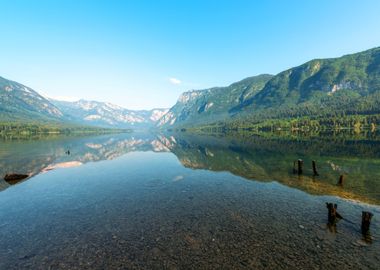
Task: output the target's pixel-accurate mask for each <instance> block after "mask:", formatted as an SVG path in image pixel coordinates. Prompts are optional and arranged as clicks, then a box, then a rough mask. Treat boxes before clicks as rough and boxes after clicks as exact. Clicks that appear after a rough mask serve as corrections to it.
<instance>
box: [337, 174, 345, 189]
mask: <svg viewBox="0 0 380 270" xmlns="http://www.w3.org/2000/svg"><path fill="white" fill-rule="evenodd" d="M343 182H344V175H343V174H342V175H341V176H340V177H339V181H338V185H339V186H343Z"/></svg>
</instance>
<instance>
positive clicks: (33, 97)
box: [0, 77, 63, 121]
mask: <svg viewBox="0 0 380 270" xmlns="http://www.w3.org/2000/svg"><path fill="white" fill-rule="evenodd" d="M62 116H63V114H62V112H61V111H60V110H59V109H58V108H57V107H56V106H54V105H53V104H52V103H51V102H50V101H49V100H47V99H46V98H44V97H43V96H41V95H40V94H38V93H37V92H36V91H34V90H33V89H31V88H29V87H27V86H25V85H22V84H20V83H17V82H14V81H10V80H7V79H4V78H2V77H0V120H2V121H15V120H16V121H24V120H28V121H31V120H55V121H57V120H58V121H59V120H60V119H61V118H62Z"/></svg>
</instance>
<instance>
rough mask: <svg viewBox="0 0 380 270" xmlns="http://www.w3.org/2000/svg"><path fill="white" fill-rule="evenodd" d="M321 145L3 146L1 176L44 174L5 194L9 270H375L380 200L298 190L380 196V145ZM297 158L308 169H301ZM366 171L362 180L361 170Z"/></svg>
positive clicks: (168, 141) (158, 140)
mask: <svg viewBox="0 0 380 270" xmlns="http://www.w3.org/2000/svg"><path fill="white" fill-rule="evenodd" d="M323 140H324V139H323V138H321V139H320V142H322V143H319V144H318V142H317V140H313V141H312V143H309V142H308V141H302V140H297V139H277V138H275V139H273V138H265V137H251V138H249V139H246V138H245V139H243V140H238V139H237V138H228V137H223V138H221V137H213V136H205V137H197V136H191V135H186V134H169V135H165V136H163V135H159V136H156V135H136V134H120V135H107V136H99V137H87V138H84V137H81V138H52V139H46V140H43V141H41V140H31V141H16V142H4V143H3V144H1V146H0V155H1V165H2V166H1V168H2V170H3V171H2V173H3V174H4V173H6V172H11V171H14V172H31V173H34V174H35V176H34V177H32V178H30V179H29V180H28V181H24V182H22V183H20V184H17V185H14V186H12V187H10V188H7V189H5V190H3V191H2V192H0V242H1V245H0V269H210V268H215V269H337V268H338V267H340V266H342V265H343V266H344V268H347V269H376V268H378V265H379V260H380V257H379V256H380V255H379V249H380V241H379V239H380V223H379V221H378V219H376V218H373V220H372V224H371V225H370V226H371V227H370V234H369V233H368V234H367V236H369V237H370V239H366V238H365V236H363V235H362V231H361V230H360V229H361V227H360V225H361V223H360V221H361V215H362V212H363V211H368V212H370V213H373V215H374V217H378V216H380V207H379V206H376V205H368V204H362V203H357V202H352V201H349V200H344V199H340V198H337V197H333V196H311V195H309V194H307V193H305V192H302V191H300V190H297V189H302V190H305V191H307V192H310V193H317V194H336V195H339V196H341V195H342V194H343V195H345V196H347V197H349V198H359V199H363V200H364V201H365V200H368V201H372V202H376V201H377V200H378V197H377V195H374V194H377V193H376V192H377V190H378V189H377V187H376V182H375V180H369V179H370V178H369V177H370V176H373V177H374V178H373V179H376V178H375V176H376V175H377V173H378V172H377V171H376V170H375V169H374V168H373V166H375V164H377V161H378V156H377V152H376V151H377V150H376V145H375V144H367V143H356V142H355V143H351V142H349V141H347V142H345V143H342V142H341V143H337V142H334V143H330V144H328V143H327V142H324V141H323ZM347 143H348V144H351V146H347V148H346V146H345V144H347ZM339 149H342V152H341V154H338V153H339ZM348 149H351V150H353V152H354V153H355V154H352V153H350V151H348ZM68 150H70V155H69V154H67V153H66V152H67V151H68ZM170 151H171V152H170ZM126 153H127V154H126ZM116 157H118V158H116ZM298 158H302V159H303V160H304V162H305V163H304V173H303V175H300V176H298V175H294V174H293V171H292V169H293V168H292V167H293V162H294V160H297V159H298ZM110 159H112V160H110ZM100 160H106V161H103V162H92V161H100ZM311 160H316V161H317V165H318V173H319V174H320V176H317V177H315V178H314V179H313V178H312V175H313V172H312V168H311ZM85 163H86V164H85ZM308 164H309V165H308ZM331 164H334V168H336V169H337V168H339V169H337V170H338V171H336V170H334V168H333V167H332V166H331ZM58 167H61V168H62V167H70V168H67V169H57V170H54V169H53V168H58ZM49 169H53V170H49ZM195 169H197V170H195ZM198 169H200V170H198ZM20 170H24V171H20ZM43 171H45V172H44V173H40V172H43ZM342 171H344V172H345V173H347V175H348V176H347V179H346V180H345V185H344V186H343V187H337V186H336V181H337V179H336V177H337V176H339V175H340V174H341V172H342ZM230 172H231V173H232V174H231V173H230ZM36 174H38V175H36ZM361 174H362V175H363V176H362V178H358V180H355V181H357V183H356V184H358V185H357V187H358V188H353V187H354V186H353V185H352V183H351V177H352V175H361ZM239 176H243V177H244V178H242V177H239ZM247 178H248V179H257V180H259V181H246V180H245V179H247ZM364 179H366V181H364ZM367 179H368V180H367ZM273 180H277V182H276V181H273ZM278 182H280V183H282V184H280V183H278ZM283 184H284V185H283ZM286 185H288V186H291V187H296V188H297V189H294V188H289V187H287V186H286ZM339 190H340V191H339ZM370 190H372V191H374V193H371V194H369V195H368V196H366V194H365V192H366V191H370ZM326 202H329V203H332V205H333V207H334V204H337V205H339V208H338V209H339V214H340V215H341V216H342V217H343V218H342V219H341V220H340V221H339V222H338V223H336V224H335V227H331V228H329V227H328V226H326V223H328V217H327V216H326V210H327V209H326ZM335 210H336V208H335ZM348 221H350V222H348ZM330 229H331V231H330ZM335 230H336V232H337V233H334V231H335ZM371 241H372V242H371Z"/></svg>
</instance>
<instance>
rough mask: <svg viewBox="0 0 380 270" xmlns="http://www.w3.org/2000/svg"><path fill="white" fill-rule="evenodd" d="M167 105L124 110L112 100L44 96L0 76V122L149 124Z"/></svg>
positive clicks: (152, 123) (105, 126)
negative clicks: (68, 100) (157, 107)
mask: <svg viewBox="0 0 380 270" xmlns="http://www.w3.org/2000/svg"><path fill="white" fill-rule="evenodd" d="M167 111H168V109H152V110H128V109H125V108H122V107H119V106H117V105H114V104H110V103H105V102H98V101H87V100H79V101H76V102H66V101H58V100H53V99H48V98H45V97H43V96H42V95H40V94H38V92H37V91H35V90H33V89H31V88H30V87H27V86H25V85H22V84H20V83H18V82H14V81H11V80H7V79H5V78H2V77H0V122H12V123H13V122H17V123H25V124H26V123H27V124H30V123H43V124H52V123H54V125H58V126H60V125H62V126H63V125H67V124H69V125H78V124H79V125H85V126H95V127H103V128H136V129H139V128H144V129H146V128H152V127H154V126H155V125H156V122H157V121H158V120H159V119H160V118H161V117H162V116H163V115H164V114H165V113H166V112H167Z"/></svg>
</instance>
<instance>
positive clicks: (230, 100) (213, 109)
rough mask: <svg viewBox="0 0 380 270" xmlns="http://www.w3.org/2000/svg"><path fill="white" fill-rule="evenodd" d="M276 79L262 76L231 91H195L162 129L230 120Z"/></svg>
mask: <svg viewBox="0 0 380 270" xmlns="http://www.w3.org/2000/svg"><path fill="white" fill-rule="evenodd" d="M271 78H272V75H269V74H262V75H258V76H253V77H249V78H246V79H244V80H242V81H239V82H236V83H233V84H231V85H230V86H227V87H214V88H210V89H205V90H192V91H188V92H185V93H183V94H182V95H181V96H180V97H179V99H178V101H177V103H176V104H175V105H174V106H173V107H172V108H171V109H170V110H169V111H168V113H167V114H165V115H164V116H163V117H162V118H161V119H160V120H159V121H158V126H161V127H170V126H173V125H186V124H190V123H191V124H194V123H196V124H201V123H205V122H210V121H216V120H222V119H225V118H226V117H229V111H230V110H231V109H233V108H234V107H236V106H239V105H240V104H242V103H244V102H245V101H246V100H248V99H250V98H251V97H253V96H255V94H256V93H258V92H259V91H260V90H261V89H262V88H263V87H264V85H265V83H266V82H267V81H268V80H269V79H271Z"/></svg>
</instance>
